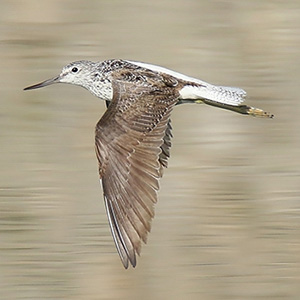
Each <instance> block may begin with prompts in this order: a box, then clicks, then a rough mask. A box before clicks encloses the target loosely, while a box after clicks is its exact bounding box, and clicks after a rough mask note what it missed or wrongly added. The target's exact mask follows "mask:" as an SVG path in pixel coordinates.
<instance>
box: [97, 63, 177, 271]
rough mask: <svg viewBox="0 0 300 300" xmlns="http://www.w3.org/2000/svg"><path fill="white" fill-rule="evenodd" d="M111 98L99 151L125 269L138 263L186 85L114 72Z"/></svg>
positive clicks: (101, 125) (146, 73) (155, 76)
mask: <svg viewBox="0 0 300 300" xmlns="http://www.w3.org/2000/svg"><path fill="white" fill-rule="evenodd" d="M112 76H113V81H112V85H113V99H112V102H111V103H110V105H109V107H108V109H107V111H106V112H105V114H104V115H103V117H102V118H101V119H100V121H99V122H98V124H97V126H96V138H95V141H96V154H97V158H98V161H99V173H100V177H101V179H102V185H103V192H104V199H105V205H106V211H107V214H108V219H109V223H110V227H111V231H112V234H113V237H114V241H115V243H116V247H117V249H118V252H119V255H120V257H121V260H122V262H123V265H124V267H125V268H127V267H128V261H129V262H130V263H131V265H132V266H135V265H136V253H137V254H140V251H141V244H142V241H143V242H146V240H147V234H148V232H149V231H150V227H151V219H152V218H153V216H154V204H155V203H156V202H157V191H158V189H159V183H158V180H159V178H160V177H161V176H162V167H166V166H167V159H168V157H169V148H170V146H171V143H170V140H171V136H172V135H171V125H170V122H169V119H170V114H171V111H172V109H173V107H174V105H175V104H176V102H177V101H178V97H179V89H180V88H181V87H182V84H180V82H179V81H178V80H177V79H175V78H172V77H170V76H164V75H162V74H157V73H154V72H152V71H148V70H145V71H140V70H139V71H138V72H136V71H132V70H130V72H128V71H127V70H126V69H122V70H120V71H118V72H115V73H114V74H113V75H112Z"/></svg>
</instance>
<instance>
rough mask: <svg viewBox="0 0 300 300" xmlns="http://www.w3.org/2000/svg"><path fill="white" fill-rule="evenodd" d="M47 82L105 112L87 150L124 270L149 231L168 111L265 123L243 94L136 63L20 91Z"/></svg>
mask: <svg viewBox="0 0 300 300" xmlns="http://www.w3.org/2000/svg"><path fill="white" fill-rule="evenodd" d="M54 83H69V84H74V85H78V86H81V87H84V88H85V89H87V90H88V91H90V92H91V93H92V94H94V95H95V96H97V97H99V98H101V99H103V100H105V101H106V105H107V110H106V112H105V113H104V115H103V116H102V117H101V119H100V120H99V122H98V123H97V125H96V129H95V149H96V156H97V159H98V165H99V174H100V181H102V187H103V193H104V201H105V207H106V212H107V216H108V220H109V225H110V229H111V232H112V236H113V239H114V242H115V245H116V248H117V251H118V253H119V255H120V258H121V261H122V263H123V265H124V267H125V268H126V269H127V268H128V266H129V264H131V265H132V266H133V267H135V266H136V254H138V255H140V252H141V246H142V242H144V243H146V241H147V235H148V232H150V228H151V220H152V218H153V217H154V204H155V203H156V202H157V192H158V189H159V179H160V178H161V177H162V174H163V169H164V168H166V167H167V164H168V158H169V156H170V147H171V138H172V133H171V131H172V127H171V121H170V115H171V112H172V110H173V108H174V106H175V105H178V104H182V103H204V104H208V105H211V106H216V107H219V108H223V109H227V110H231V111H234V112H237V113H240V114H245V115H252V116H257V117H267V118H273V115H272V114H269V113H266V112H264V111H263V110H261V109H258V108H254V107H251V106H247V105H244V104H242V102H243V101H244V99H245V97H246V92H245V91H244V90H242V89H240V88H235V87H225V86H216V85H212V84H209V83H207V82H204V81H202V80H199V79H195V78H192V77H188V76H186V75H183V74H180V73H177V72H174V71H171V70H169V69H166V68H163V67H160V66H156V65H151V64H146V63H142V62H135V61H128V60H120V59H112V60H105V61H102V62H92V61H86V60H82V61H76V62H72V63H70V64H68V65H67V66H65V67H64V68H63V69H62V71H61V73H60V74H59V75H58V76H57V77H54V78H51V79H49V80H46V81H43V82H41V83H38V84H35V85H32V86H29V87H27V88H25V89H24V90H32V89H37V88H41V87H44V86H47V85H51V84H54Z"/></svg>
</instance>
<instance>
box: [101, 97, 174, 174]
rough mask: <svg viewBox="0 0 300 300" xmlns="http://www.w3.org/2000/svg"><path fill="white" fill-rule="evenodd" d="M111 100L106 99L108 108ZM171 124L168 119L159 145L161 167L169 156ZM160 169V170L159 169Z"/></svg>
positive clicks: (164, 165) (165, 165)
mask: <svg viewBox="0 0 300 300" xmlns="http://www.w3.org/2000/svg"><path fill="white" fill-rule="evenodd" d="M110 102H111V101H108V100H106V101H105V104H106V108H108V106H109V104H110ZM172 137H173V135H172V125H171V119H169V122H168V126H167V129H166V131H165V136H164V138H163V141H164V142H163V144H162V145H161V146H160V149H161V152H160V154H159V163H160V165H161V169H163V167H164V168H167V167H168V159H169V157H170V148H171V146H172V143H171V139H172ZM161 171H162V170H161Z"/></svg>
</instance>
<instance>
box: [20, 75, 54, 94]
mask: <svg viewBox="0 0 300 300" xmlns="http://www.w3.org/2000/svg"><path fill="white" fill-rule="evenodd" d="M59 79H60V77H59V76H57V77H54V78H51V79H48V80H45V81H43V82H41V83H38V84H34V85H31V86H28V87H26V88H25V89H24V91H27V90H34V89H39V88H41V87H44V86H47V85H50V84H54V83H58V82H59Z"/></svg>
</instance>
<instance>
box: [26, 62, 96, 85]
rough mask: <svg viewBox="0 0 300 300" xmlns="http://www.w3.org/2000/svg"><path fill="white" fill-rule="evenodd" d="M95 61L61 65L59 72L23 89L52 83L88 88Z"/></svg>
mask: <svg viewBox="0 0 300 300" xmlns="http://www.w3.org/2000/svg"><path fill="white" fill-rule="evenodd" d="M94 67H95V63H94V62H92V61H88V60H81V61H75V62H72V63H70V64H68V65H66V66H65V67H63V69H62V71H61V73H60V74H59V75H58V76H56V77H53V78H50V79H48V80H45V81H43V82H41V83H38V84H35V85H32V86H29V87H26V88H25V89H24V90H33V89H38V88H41V87H44V86H47V85H51V84H54V83H60V82H61V83H70V84H75V85H79V86H82V87H85V88H88V86H87V84H88V83H89V82H90V80H91V75H92V73H93V69H94Z"/></svg>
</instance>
